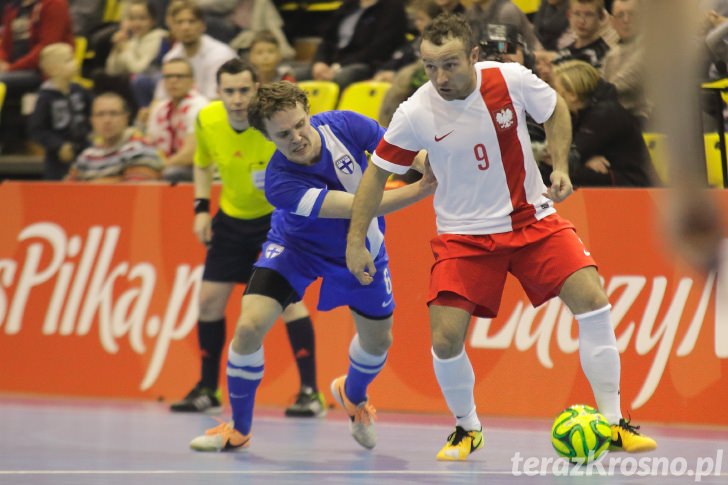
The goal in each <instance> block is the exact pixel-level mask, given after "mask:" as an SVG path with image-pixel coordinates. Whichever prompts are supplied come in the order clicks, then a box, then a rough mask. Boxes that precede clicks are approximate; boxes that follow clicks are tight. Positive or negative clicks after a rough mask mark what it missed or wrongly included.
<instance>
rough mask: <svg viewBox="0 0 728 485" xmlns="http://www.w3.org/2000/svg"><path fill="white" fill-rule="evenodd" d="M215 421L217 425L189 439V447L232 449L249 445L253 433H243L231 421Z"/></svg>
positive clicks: (203, 449) (219, 449)
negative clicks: (217, 422)
mask: <svg viewBox="0 0 728 485" xmlns="http://www.w3.org/2000/svg"><path fill="white" fill-rule="evenodd" d="M217 421H219V422H220V424H219V425H217V426H215V427H214V428H211V429H208V430H207V431H205V434H204V435H202V436H198V437H197V438H195V439H193V440H192V441H190V448H192V449H193V450H195V451H234V450H240V449H243V448H247V447H248V446H250V438H252V437H253V433H248V434H247V435H244V434H242V433H241V432H240V431H238V430H236V429H235V428H234V427H233V423H232V421H231V422H229V423H225V422H223V421H220V420H219V419H218V420H217Z"/></svg>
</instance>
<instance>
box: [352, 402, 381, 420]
mask: <svg viewBox="0 0 728 485" xmlns="http://www.w3.org/2000/svg"><path fill="white" fill-rule="evenodd" d="M376 418H377V410H376V409H374V406H372V405H371V404H369V403H366V404H364V405H363V406H359V407H357V408H356V411H355V412H354V422H355V423H362V424H365V425H369V424H371V423H372V421H374V420H375V419H376Z"/></svg>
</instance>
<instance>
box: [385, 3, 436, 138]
mask: <svg viewBox="0 0 728 485" xmlns="http://www.w3.org/2000/svg"><path fill="white" fill-rule="evenodd" d="M409 11H410V15H411V16H412V17H413V23H414V25H415V29H417V37H415V38H414V39H412V41H410V42H408V43H407V44H404V45H403V46H402V47H400V48H399V49H397V50H396V51H394V53H393V54H392V57H390V58H389V60H388V61H387V62H385V63H384V64H382V65H381V66H380V67H379V70H378V71H377V72H376V74H374V78H373V79H374V81H382V82H388V83H391V82H393V81H394V78H395V76H396V75H397V72H398V71H399V70H400V69H402V68H404V67H407V66H409V65H412V64H416V65H417V67H421V65H422V63H421V62H420V58H419V46H420V40H421V37H420V35H421V34H422V31H423V30H424V28H425V25H427V24H429V23H430V22H431V21H432V19H434V18H435V17H437V16H438V15H439V14H440V13H441V12H442V8H441V6H440V5H439V4H438V3H437V2H436V1H434V0H413V1H412V3H411V4H410V8H409ZM423 77H424V74H423ZM401 81H402V84H403V85H400V86H398V89H399V88H401V87H404V88H405V89H404V90H405V91H406V96H405V97H404V98H402V99H400V98H401V96H400V95H397V96H396V98H397V105H399V103H401V102H402V101H404V100H405V99H407V98H408V97H409V95H410V94H412V93H414V90H415V89H416V88H414V89H411V88H410V85H411V79H410V76H406V79H403V80H401ZM393 87H394V86H393ZM393 94H394V93H393ZM393 108H396V106H395V107H393ZM393 113H394V111H393V110H392V114H393ZM389 118H390V119H391V114H390V115H389ZM385 126H386V125H385Z"/></svg>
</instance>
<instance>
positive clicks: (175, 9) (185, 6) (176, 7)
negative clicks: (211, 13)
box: [167, 0, 205, 22]
mask: <svg viewBox="0 0 728 485" xmlns="http://www.w3.org/2000/svg"><path fill="white" fill-rule="evenodd" d="M185 10H189V11H190V12H191V13H192V16H193V17H195V18H196V19H197V20H199V21H200V22H204V21H205V14H204V13H203V12H202V9H201V8H200V7H199V5H197V2H194V1H192V0H172V2H171V3H170V4H169V6H168V7H167V16H168V17H171V18H175V17H176V16H177V15H178V14H179V13H181V12H184V11H185Z"/></svg>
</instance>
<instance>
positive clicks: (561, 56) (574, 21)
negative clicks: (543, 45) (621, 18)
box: [554, 0, 609, 68]
mask: <svg viewBox="0 0 728 485" xmlns="http://www.w3.org/2000/svg"><path fill="white" fill-rule="evenodd" d="M606 20H607V11H606V10H605V9H604V0H569V27H570V29H571V33H572V34H573V35H574V41H573V42H571V43H570V44H569V45H567V46H566V47H564V48H562V49H560V50H559V51H558V56H557V57H556V58H555V59H554V63H556V64H558V63H559V62H562V61H564V60H568V59H579V60H582V61H585V62H588V63H589V64H591V65H592V66H594V67H596V68H600V67H601V65H602V59H604V56H605V55H607V51H609V44H607V42H606V40H604V39H603V38H602V36H601V33H600V29H601V25H602V22H603V21H606Z"/></svg>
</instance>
